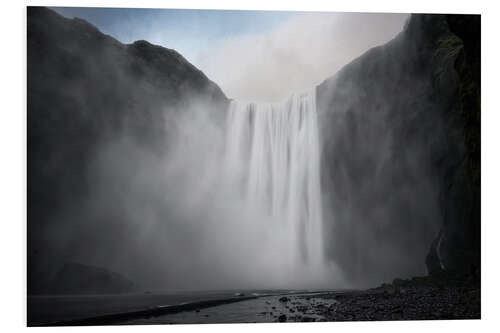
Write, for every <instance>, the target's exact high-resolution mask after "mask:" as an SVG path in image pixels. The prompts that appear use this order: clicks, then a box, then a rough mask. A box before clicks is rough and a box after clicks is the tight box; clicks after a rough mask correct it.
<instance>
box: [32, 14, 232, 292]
mask: <svg viewBox="0 0 500 333" xmlns="http://www.w3.org/2000/svg"><path fill="white" fill-rule="evenodd" d="M27 24H28V26H27V34H28V36H27V37H28V38H27V40H28V45H27V50H28V64H27V66H28V77H27V84H28V91H27V97H28V108H27V109H28V147H27V148H28V207H29V210H28V293H29V294H31V293H39V292H48V291H49V290H46V289H47V288H48V287H47V283H48V281H47V280H46V279H44V276H46V275H47V270H50V269H49V268H48V267H49V263H54V262H59V261H60V258H59V254H58V253H57V251H56V250H54V249H52V248H51V247H52V246H53V245H54V243H55V241H54V240H53V239H47V237H48V236H47V235H46V233H45V231H46V230H49V229H51V227H53V226H54V225H53V224H54V215H55V214H56V213H57V212H59V211H60V209H61V208H62V207H66V206H68V204H75V203H76V202H79V200H80V199H81V198H84V197H86V196H87V195H88V192H89V184H90V183H91V182H92V179H89V175H88V173H87V170H88V167H89V164H90V160H91V156H92V155H93V154H94V153H95V151H96V149H97V147H99V146H101V145H102V144H103V143H106V142H111V141H113V140H114V139H115V138H118V137H121V136H125V135H126V136H127V137H128V138H129V139H130V140H131V141H133V142H134V144H136V145H140V146H141V147H143V148H144V149H147V150H151V151H154V152H158V153H161V152H163V150H164V147H165V135H166V133H165V123H166V122H167V121H168V119H171V118H169V115H172V114H173V115H175V114H176V112H179V110H181V109H183V108H184V107H188V106H189V105H191V104H194V103H198V102H200V103H203V105H204V106H206V107H207V111H206V112H208V113H211V114H213V116H214V117H219V116H220V115H221V114H222V113H221V112H220V110H225V109H226V108H227V104H228V100H227V98H226V97H225V95H224V93H223V92H222V91H221V89H220V88H219V87H218V86H217V85H216V84H214V83H213V82H211V81H210V80H209V79H208V78H207V77H206V76H205V75H204V74H203V73H202V72H201V71H199V70H198V69H196V68H195V67H194V66H193V65H191V64H190V63H189V62H187V61H186V60H185V59H184V58H183V57H182V56H181V55H180V54H179V53H177V52H176V51H174V50H170V49H167V48H163V47H160V46H155V45H151V44H150V43H148V42H146V41H137V42H135V43H133V44H129V45H125V44H122V43H120V42H118V41H117V40H115V39H113V38H112V37H110V36H107V35H104V34H102V33H101V32H100V31H99V30H98V29H97V28H95V27H94V26H92V25H91V24H89V23H87V22H86V21H84V20H81V19H77V18H75V19H67V18H64V17H62V16H60V15H59V14H57V13H55V12H54V11H52V10H49V9H47V8H42V7H28V9H27ZM68 223H71V222H70V221H68ZM53 229H56V230H57V229H58V228H53ZM59 239H60V238H59ZM52 271H53V272H55V271H57V268H54V269H52Z"/></svg>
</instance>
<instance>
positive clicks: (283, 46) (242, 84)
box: [52, 7, 409, 102]
mask: <svg viewBox="0 0 500 333" xmlns="http://www.w3.org/2000/svg"><path fill="white" fill-rule="evenodd" d="M52 9H54V10H56V11H57V12H59V13H60V14H62V15H64V16H66V17H69V18H72V17H79V18H83V19H85V20H87V21H88V22H90V23H92V24H94V25H95V26H97V27H98V28H99V29H100V30H101V31H102V32H103V33H105V34H108V35H111V36H113V37H114V38H116V39H117V40H119V41H121V42H122V43H132V42H134V41H136V40H140V39H144V40H147V41H149V42H151V43H153V44H157V45H161V46H164V47H167V48H171V49H175V50H176V51H178V52H179V53H181V54H182V55H183V56H184V57H185V58H186V59H187V60H188V61H190V62H191V63H192V64H193V65H195V66H196V67H198V68H199V69H200V70H202V71H203V72H204V73H205V74H206V75H207V76H208V77H209V78H210V79H211V80H212V81H214V82H215V83H217V84H218V85H219V86H220V87H221V88H222V90H223V91H224V93H225V94H226V95H227V96H228V97H229V98H234V99H238V100H246V101H256V102H279V101H281V100H283V99H285V98H286V97H288V96H289V95H290V94H291V93H293V92H300V91H304V90H307V89H310V88H312V87H314V86H316V85H318V84H320V83H321V82H322V81H323V80H325V79H326V78H328V77H329V76H331V75H333V74H335V73H336V72H337V71H338V70H339V69H341V68H342V67H343V66H344V65H346V64H348V63H349V62H350V61H352V60H354V59H355V58H357V57H358V56H360V55H361V54H363V53H364V52H366V51H367V50H369V49H370V48H372V47H374V46H378V45H381V44H384V43H386V42H387V41H389V40H391V39H392V38H394V37H395V36H396V35H397V34H398V33H399V32H400V31H401V30H402V29H403V26H404V24H405V22H406V20H407V19H408V16H409V15H408V14H384V13H334V12H286V11H243V10H191V9H189V10H183V9H145V8H91V7H55V8H52Z"/></svg>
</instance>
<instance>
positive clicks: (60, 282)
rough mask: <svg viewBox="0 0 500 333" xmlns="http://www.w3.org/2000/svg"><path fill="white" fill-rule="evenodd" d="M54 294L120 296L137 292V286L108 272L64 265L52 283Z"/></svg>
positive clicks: (95, 268)
mask: <svg viewBox="0 0 500 333" xmlns="http://www.w3.org/2000/svg"><path fill="white" fill-rule="evenodd" d="M51 291H53V292H54V293H55V294H70V295H76V294H121V293H132V292H137V291H139V286H138V285H137V284H135V283H133V282H132V281H130V280H128V279H127V278H125V277H124V276H122V275H120V274H118V273H115V272H112V271H110V270H107V269H104V268H100V267H94V266H88V265H83V264H79V263H66V264H64V266H63V267H62V268H61V270H60V271H59V272H58V273H57V275H56V277H55V279H54V280H53V282H52V288H51Z"/></svg>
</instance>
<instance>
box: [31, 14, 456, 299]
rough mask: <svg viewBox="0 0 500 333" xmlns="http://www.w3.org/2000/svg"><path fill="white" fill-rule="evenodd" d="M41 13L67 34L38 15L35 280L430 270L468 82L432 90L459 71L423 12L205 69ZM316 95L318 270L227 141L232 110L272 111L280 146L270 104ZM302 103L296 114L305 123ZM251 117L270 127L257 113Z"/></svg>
mask: <svg viewBox="0 0 500 333" xmlns="http://www.w3.org/2000/svg"><path fill="white" fill-rule="evenodd" d="M43 15H47V16H48V17H49V19H50V20H53V21H54V22H55V23H54V25H53V26H47V27H46V21H44V20H42V19H40V20H39V21H36V20H35V19H33V20H31V21H29V22H31V23H30V24H32V25H33V27H29V31H30V35H29V36H30V38H32V39H33V40H34V42H33V43H32V44H29V47H30V50H31V52H32V55H31V56H30V57H29V68H31V69H33V70H31V71H30V72H29V73H30V75H31V76H30V78H29V82H30V87H32V88H31V90H29V92H30V94H29V96H30V97H29V105H30V110H31V111H30V118H29V126H30V127H29V128H30V139H29V149H30V150H29V151H30V158H31V159H32V161H33V162H31V163H30V164H29V176H30V179H32V180H31V182H30V183H31V187H30V192H29V200H30V201H29V202H30V210H31V215H30V216H31V217H30V222H29V230H30V232H29V258H30V260H31V262H32V263H33V266H32V269H31V272H32V273H31V274H32V275H30V279H31V280H32V281H35V282H33V283H34V284H36V283H37V282H38V281H39V280H41V279H40V276H43V278H44V279H45V280H51V279H53V277H54V276H55V274H56V273H57V270H58V267H59V266H60V265H61V263H64V262H67V261H75V262H79V263H84V264H88V265H95V266H98V267H104V268H107V269H109V270H111V271H114V272H117V273H120V274H122V275H124V276H125V277H127V278H129V279H130V280H132V281H134V282H136V283H138V284H139V285H140V286H141V288H142V289H143V290H155V291H178V290H213V289H270V288H286V289H314V288H331V289H335V288H349V287H359V286H368V285H374V284H376V283H380V282H383V281H386V280H390V279H393V278H395V277H400V276H405V277H406V276H413V275H423V274H425V273H426V271H425V259H424V258H425V256H426V254H427V252H428V250H429V247H430V244H431V242H432V240H433V239H434V237H435V235H436V233H437V232H438V230H439V225H440V222H441V217H442V216H441V214H442V212H441V208H440V189H441V187H442V183H440V181H441V180H440V179H439V176H438V175H439V172H438V171H436V164H437V163H436V161H441V160H445V161H449V162H447V163H450V164H453V163H455V162H456V161H455V160H453V159H452V158H447V156H446V154H447V152H449V151H452V148H453V147H451V145H450V141H453V138H449V137H445V136H444V134H443V132H444V128H445V126H446V124H445V122H444V120H443V118H442V114H441V113H440V112H441V111H440V110H447V109H448V108H451V106H450V105H451V102H450V101H451V100H452V99H453V98H454V94H455V93H456V90H455V89H456V88H455V79H456V78H455V76H454V75H453V74H448V76H446V75H445V76H444V77H443V79H442V80H441V81H439V82H438V84H437V86H436V85H435V82H434V77H433V75H434V74H435V73H434V71H435V68H436V67H437V66H438V65H439V66H440V65H441V63H440V61H444V60H443V59H442V58H438V57H433V54H432V52H433V50H432V47H433V46H432V47H431V46H429V45H431V44H430V43H427V39H428V38H429V37H428V36H426V35H424V33H423V32H422V33H420V32H419V31H420V30H419V29H420V27H419V25H418V24H420V23H419V22H420V21H418V20H420V19H418V20H416V21H413V25H410V23H408V24H407V25H406V26H405V28H404V29H405V30H404V31H403V32H402V33H400V34H399V35H398V36H397V37H396V39H393V40H392V41H390V42H389V43H387V44H385V45H383V46H381V47H377V48H373V49H370V48H371V47H372V46H375V45H378V44H379V43H384V42H385V41H387V40H389V39H390V38H392V36H394V35H395V34H396V33H397V31H401V29H403V26H402V22H403V21H404V20H406V18H407V16H405V15H389V14H387V15H386V14H384V15H382V14H345V13H342V14H333V13H326V14H302V15H299V16H297V17H295V18H292V19H290V20H289V21H286V22H285V23H284V24H282V25H279V27H278V28H276V29H275V30H273V31H271V32H268V33H267V34H261V35H259V34H254V35H248V36H239V37H238V38H236V37H234V38H229V39H227V40H224V41H220V43H218V44H217V47H216V48H215V49H210V48H209V49H207V50H202V52H207V53H206V56H202V57H201V60H200V61H202V62H204V64H203V65H200V67H201V68H203V70H204V72H205V74H206V75H205V74H204V73H203V72H201V71H199V70H198V69H197V68H196V67H194V66H193V65H191V64H190V63H189V62H188V61H187V60H186V59H185V58H184V57H183V56H182V55H181V54H180V53H178V52H176V51H174V50H172V49H166V48H162V47H159V46H155V45H152V44H150V43H148V42H146V41H137V42H134V43H133V44H126V45H125V44H121V43H120V42H119V41H117V40H115V39H113V38H112V37H110V36H104V35H102V34H101V33H100V32H99V31H98V30H97V29H96V28H95V27H93V26H91V25H90V24H88V23H87V22H85V21H82V20H67V19H65V18H62V17H60V16H55V15H57V14H55V13H46V12H44V13H43ZM42 18H43V19H46V18H44V17H43V16H42ZM46 20H48V19H46ZM50 20H49V21H50ZM66 25H67V26H69V27H70V28H65V29H60V27H61V26H63V27H65V26H66ZM373 26H377V27H378V29H377V30H376V31H375V30H373V29H371V27H373ZM409 27H410V28H411V29H410V28H409ZM412 27H413V28H412ZM44 29H46V31H45V30H44ZM357 29H358V30H357ZM359 29H361V30H359ZM412 29H413V30H412ZM74 31H78V32H79V35H81V36H84V37H82V40H79V39H75V38H74V36H73V34H74ZM415 31H417V32H418V33H415ZM37 32H39V35H37ZM42 32H45V33H42ZM351 36H357V37H356V38H350V37H351ZM37 38H38V39H42V40H43V43H40V42H38V41H37ZM59 44H61V45H63V46H64V47H59ZM40 45H42V46H40ZM305 45H307V47H305ZM422 45H423V46H422ZM214 46H215V45H214ZM366 50H369V51H367V52H366V53H363V52H365V51H366ZM47 54H48V55H47ZM356 57H359V58H357V59H355V60H354V61H352V62H351V60H352V59H353V58H356ZM346 64H347V65H346ZM344 65H345V66H344ZM451 66H452V62H451V61H447V62H446V64H445V68H446V70H447V72H446V73H451V72H452V71H451V70H450V68H451ZM54 68H56V69H57V70H55V71H54V70H53V69H54ZM49 72H50V73H52V75H51V76H47V75H46V73H49ZM334 73H336V74H335V75H334V76H331V75H333V74H334ZM208 77H210V78H211V79H213V80H214V81H215V82H217V84H220V85H221V87H222V89H220V88H219V87H218V86H217V84H215V83H214V82H212V81H210V80H209V79H208ZM325 79H326V80H325ZM323 80H325V81H323ZM62 87H64V89H63V88H62ZM306 90H307V91H310V90H313V91H315V93H314V94H315V96H316V92H317V97H315V98H314V104H315V105H316V104H317V110H316V106H314V112H315V115H317V122H318V129H317V130H314V135H313V137H316V139H315V142H316V143H315V144H316V147H315V149H317V151H318V152H319V156H318V160H319V162H318V163H319V164H320V167H319V170H318V172H319V173H320V174H321V184H320V185H321V194H322V200H321V205H322V209H321V210H322V211H321V215H323V218H322V234H321V235H320V236H321V239H318V238H312V239H313V240H320V241H321V244H323V246H321V248H322V249H321V250H322V251H323V252H324V253H322V252H321V251H318V253H321V256H322V257H323V256H324V257H325V258H324V260H323V259H322V265H320V266H315V267H308V266H307V265H302V264H299V265H290V261H291V260H290V258H291V254H290V253H291V252H295V251H296V248H297V247H301V246H302V247H304V248H307V246H303V245H301V244H300V243H298V242H295V243H293V242H292V243H291V242H290V241H289V239H287V237H288V235H287V231H286V229H284V228H283V225H284V224H283V220H286V219H282V218H277V217H276V216H273V215H270V214H269V213H268V212H266V211H265V210H264V209H262V206H260V205H258V204H255V202H253V201H252V200H248V198H247V197H245V196H244V195H241V192H242V191H244V190H242V188H241V186H240V185H239V184H238V180H235V179H233V178H232V177H231V176H230V173H231V172H229V171H228V168H227V164H226V163H227V162H226V157H227V152H226V150H227V147H228V145H230V143H231V142H232V140H236V139H237V138H236V137H232V136H228V133H230V131H229V128H228V112H229V110H230V106H231V105H234V103H240V104H241V105H247V106H248V107H249V108H252V107H253V106H251V105H254V106H255V105H257V106H255V108H256V109H259V110H261V111H262V112H265V110H270V111H269V113H268V114H267V115H266V116H265V117H267V118H269V119H268V120H266V121H263V122H262V128H261V130H262V133H263V136H262V137H264V136H265V137H266V138H267V139H266V140H268V141H266V142H264V143H262V145H261V146H262V151H265V152H268V151H272V149H268V147H271V146H272V145H273V142H274V141H273V140H274V139H275V138H276V137H274V136H272V135H268V134H267V132H265V131H269V132H272V131H271V128H279V126H276V127H273V126H274V124H276V123H275V122H278V120H279V117H276V114H277V113H276V112H275V111H276V110H274V109H273V107H276V105H278V107H277V109H280V108H282V107H283V105H288V104H287V103H288V102H287V98H289V96H290V95H291V93H292V92H299V93H300V92H304V91H306ZM436 91H437V92H438V93H439V94H438V95H439V96H440V97H439V98H436V97H435V92H436ZM226 95H227V96H229V97H231V98H235V99H234V100H229V99H228V98H227V97H226ZM268 101H273V102H274V104H272V105H271V104H269V103H268ZM249 102H260V103H254V104H252V103H249ZM292 104H293V103H292ZM273 105H274V106H273ZM46 110H55V111H54V113H53V114H52V115H51V118H48V117H46V116H45V114H46V113H45V112H46ZM290 110H291V109H290ZM290 110H289V111H290ZM304 110H305V109H301V108H296V109H295V111H293V112H296V114H298V115H300V116H299V120H298V121H297V124H299V125H298V127H300V128H302V124H304V122H305V120H304V119H307V117H305V116H303V114H304V113H305V111H304ZM290 112H292V111H290ZM278 113H279V112H278ZM316 113H317V114H316ZM265 117H264V118H265ZM245 119H246V120H245V121H247V122H248V123H247V125H248V126H253V127H254V128H255V121H256V120H255V116H254V115H252V113H248V115H245ZM283 119H287V121H288V119H289V118H286V117H284V118H283ZM283 119H281V120H283ZM314 119H316V118H314ZM306 127H307V126H306ZM54 128H56V129H59V131H57V130H56V131H54V130H53V129H54ZM255 133H257V132H255ZM429 133H432V135H429ZM252 135H253V134H252ZM306 136H311V133H307V135H306ZM262 140H264V139H262ZM252 145H253V143H252ZM293 149H294V148H293V147H292V148H290V150H293ZM301 149H302V150H307V149H309V148H303V147H302V148H301ZM283 151H287V149H283ZM278 154H279V151H278V152H277V153H276V155H278ZM304 156H309V155H304ZM443 156H444V157H443ZM309 157H310V156H309ZM309 157H307V158H303V159H302V160H304V161H307V160H308V159H309ZM260 163H262V165H267V164H270V163H271V159H269V160H266V159H262V161H260ZM442 165H443V164H441V165H440V166H438V168H440V167H442ZM248 167H249V166H248V165H246V166H245V165H244V166H243V167H242V168H241V169H246V168H248ZM249 168H251V167H249ZM301 168H304V170H309V169H311V167H310V166H308V165H306V163H305V162H304V165H302V166H301ZM229 170H230V169H229ZM238 170H239V168H238ZM278 171H281V170H278ZM256 173H257V172H256ZM273 176H274V177H276V176H275V174H273ZM273 176H271V177H269V178H272V177H273ZM266 177H267V175H266ZM309 178H310V177H309ZM309 178H307V177H306V178H304V179H305V180H303V181H304V182H306V181H308V179H309ZM300 181H302V179H301V180H300ZM51 186H53V187H51ZM258 193H266V191H264V190H262V192H258ZM300 195H302V193H300ZM297 202H298V203H300V204H302V202H301V201H300V200H297ZM306 206H307V208H306V209H304V210H305V211H308V210H310V208H311V209H312V208H313V207H317V206H313V205H309V204H307V205H306ZM309 242H311V241H310V240H309ZM292 261H294V262H300V261H295V259H293V260H292ZM31 280H30V281H31Z"/></svg>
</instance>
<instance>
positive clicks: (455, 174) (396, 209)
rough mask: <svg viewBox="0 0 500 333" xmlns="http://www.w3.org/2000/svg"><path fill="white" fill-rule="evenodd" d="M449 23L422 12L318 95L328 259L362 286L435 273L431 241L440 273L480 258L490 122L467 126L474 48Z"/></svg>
mask: <svg viewBox="0 0 500 333" xmlns="http://www.w3.org/2000/svg"><path fill="white" fill-rule="evenodd" d="M448 21H449V20H448ZM448 23H449V22H447V19H446V17H445V16H443V15H412V16H411V18H410V19H409V20H408V22H407V24H406V26H405V28H404V30H403V31H402V32H401V33H400V34H399V35H398V36H396V38H394V39H393V40H392V41H390V42H389V43H387V44H385V45H382V46H379V47H376V48H373V49H371V50H369V51H368V52H366V53H365V54H363V55H362V56H360V57H359V58H358V59H356V60H354V61H353V62H352V63H350V64H348V65H347V66H345V67H344V68H343V69H342V70H341V71H339V72H338V73H337V74H336V75H335V76H333V77H331V78H329V79H327V80H326V81H324V82H323V83H322V84H320V85H319V86H318V88H317V96H318V97H317V98H318V100H317V106H318V112H319V117H320V122H319V123H320V124H321V126H322V128H321V135H322V140H323V162H322V185H323V189H324V191H325V189H326V193H324V205H323V206H324V207H329V208H330V211H331V213H330V216H329V217H328V218H327V219H326V220H327V222H326V226H325V228H326V234H327V236H326V237H327V242H328V244H329V248H328V249H327V251H328V255H329V257H330V258H333V259H334V260H336V261H337V262H338V263H339V265H340V266H341V268H343V270H344V271H345V273H346V274H347V276H348V277H349V279H351V280H353V281H356V282H357V283H359V284H361V285H367V284H368V285H373V284H374V283H379V282H381V281H384V280H392V279H393V278H394V277H397V276H415V275H422V274H425V271H426V266H425V258H426V256H427V255H428V254H429V248H430V247H431V244H432V249H433V250H432V251H431V254H429V255H430V258H431V259H428V260H427V261H428V263H427V269H428V270H429V271H433V270H435V269H437V270H440V269H442V268H441V267H443V268H444V269H457V268H459V269H468V267H469V266H470V265H471V264H473V262H476V263H477V259H478V258H479V250H478V247H477V244H479V243H478V241H477V240H473V239H475V238H474V237H476V236H471V237H469V236H466V238H464V237H463V235H464V234H466V233H470V232H472V234H473V235H478V234H477V232H478V230H479V229H478V225H479V215H478V210H477V208H474V207H479V206H478V203H479V192H478V190H479V187H478V186H479V182H478V181H479V178H480V177H479V173H478V172H479V171H478V170H479V168H478V167H477V166H478V163H479V155H478V151H479V150H478V148H477V147H478V145H479V123H478V119H479V118H478V117H475V116H474V117H472V118H474V122H472V121H470V122H469V125H466V126H465V127H464V117H463V116H461V114H467V115H471V114H472V113H470V112H468V111H465V112H464V111H460V110H463V107H462V106H461V105H462V102H461V101H462V100H463V98H462V97H460V96H462V95H463V88H461V87H462V85H463V80H464V78H463V76H464V75H463V74H461V72H460V70H459V71H458V73H457V71H456V70H455V68H456V62H459V61H460V60H459V59H460V54H461V52H462V51H461V50H462V45H463V44H462V41H461V40H460V39H458V38H457V36H456V35H455V34H454V33H453V32H452V31H454V30H453V29H452V31H450V28H449V24H448ZM451 26H452V25H451ZM467 31H468V30H467ZM473 36H476V37H477V34H474V33H473ZM472 40H474V38H472ZM456 59H457V60H456ZM475 105H477V104H475ZM466 118H467V117H466ZM464 129H465V130H464ZM469 130H470V132H468V131H469ZM467 133H472V134H467ZM464 161H469V162H464ZM466 165H469V166H468V167H466ZM469 169H472V170H474V171H467V170H469ZM471 172H472V173H473V174H474V176H470V175H471ZM470 179H476V185H475V186H476V187H475V188H476V190H473V189H472V186H471V181H470ZM329 189H330V190H329ZM441 228H442V229H441ZM440 229H441V232H440ZM438 235H439V237H438ZM459 235H462V236H459ZM440 240H441V241H440ZM436 247H439V249H440V251H438V252H436V251H434V249H435V248H436ZM466 253H469V254H466ZM470 254H473V256H474V255H475V256H476V257H475V259H470V258H471V257H470Z"/></svg>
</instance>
